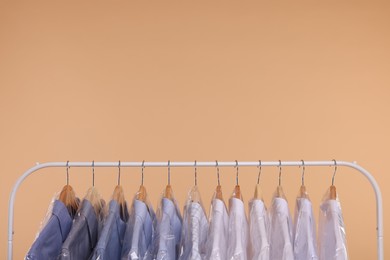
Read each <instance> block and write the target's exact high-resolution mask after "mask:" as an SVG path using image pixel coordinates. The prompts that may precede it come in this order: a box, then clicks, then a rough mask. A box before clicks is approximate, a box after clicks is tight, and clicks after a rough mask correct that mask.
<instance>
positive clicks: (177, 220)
mask: <svg viewBox="0 0 390 260" xmlns="http://www.w3.org/2000/svg"><path fill="white" fill-rule="evenodd" d="M160 210H161V212H160V214H158V216H159V221H158V227H157V246H158V251H157V260H174V259H178V257H179V250H180V237H181V227H182V222H183V220H182V218H181V215H180V211H179V209H178V208H177V206H176V205H175V203H174V202H173V201H172V200H170V199H167V198H163V199H162V201H161V209H160Z"/></svg>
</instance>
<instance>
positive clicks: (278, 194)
mask: <svg viewBox="0 0 390 260" xmlns="http://www.w3.org/2000/svg"><path fill="white" fill-rule="evenodd" d="M276 197H278V198H283V199H286V196H285V195H284V191H283V187H282V162H281V161H280V160H279V184H278V187H277V188H276Z"/></svg>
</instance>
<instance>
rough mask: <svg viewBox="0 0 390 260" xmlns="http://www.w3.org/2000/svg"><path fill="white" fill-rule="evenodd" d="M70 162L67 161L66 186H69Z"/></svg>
mask: <svg viewBox="0 0 390 260" xmlns="http://www.w3.org/2000/svg"><path fill="white" fill-rule="evenodd" d="M69 168H70V167H69V161H66V185H69Z"/></svg>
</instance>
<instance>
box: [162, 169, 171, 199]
mask: <svg viewBox="0 0 390 260" xmlns="http://www.w3.org/2000/svg"><path fill="white" fill-rule="evenodd" d="M164 198H167V199H170V200H172V199H173V195H172V186H171V161H168V184H167V186H166V187H165V193H164Z"/></svg>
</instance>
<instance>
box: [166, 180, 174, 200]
mask: <svg viewBox="0 0 390 260" xmlns="http://www.w3.org/2000/svg"><path fill="white" fill-rule="evenodd" d="M164 198H167V199H170V200H172V199H173V195H172V186H171V185H170V184H168V185H167V186H166V187H165V192H164Z"/></svg>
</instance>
